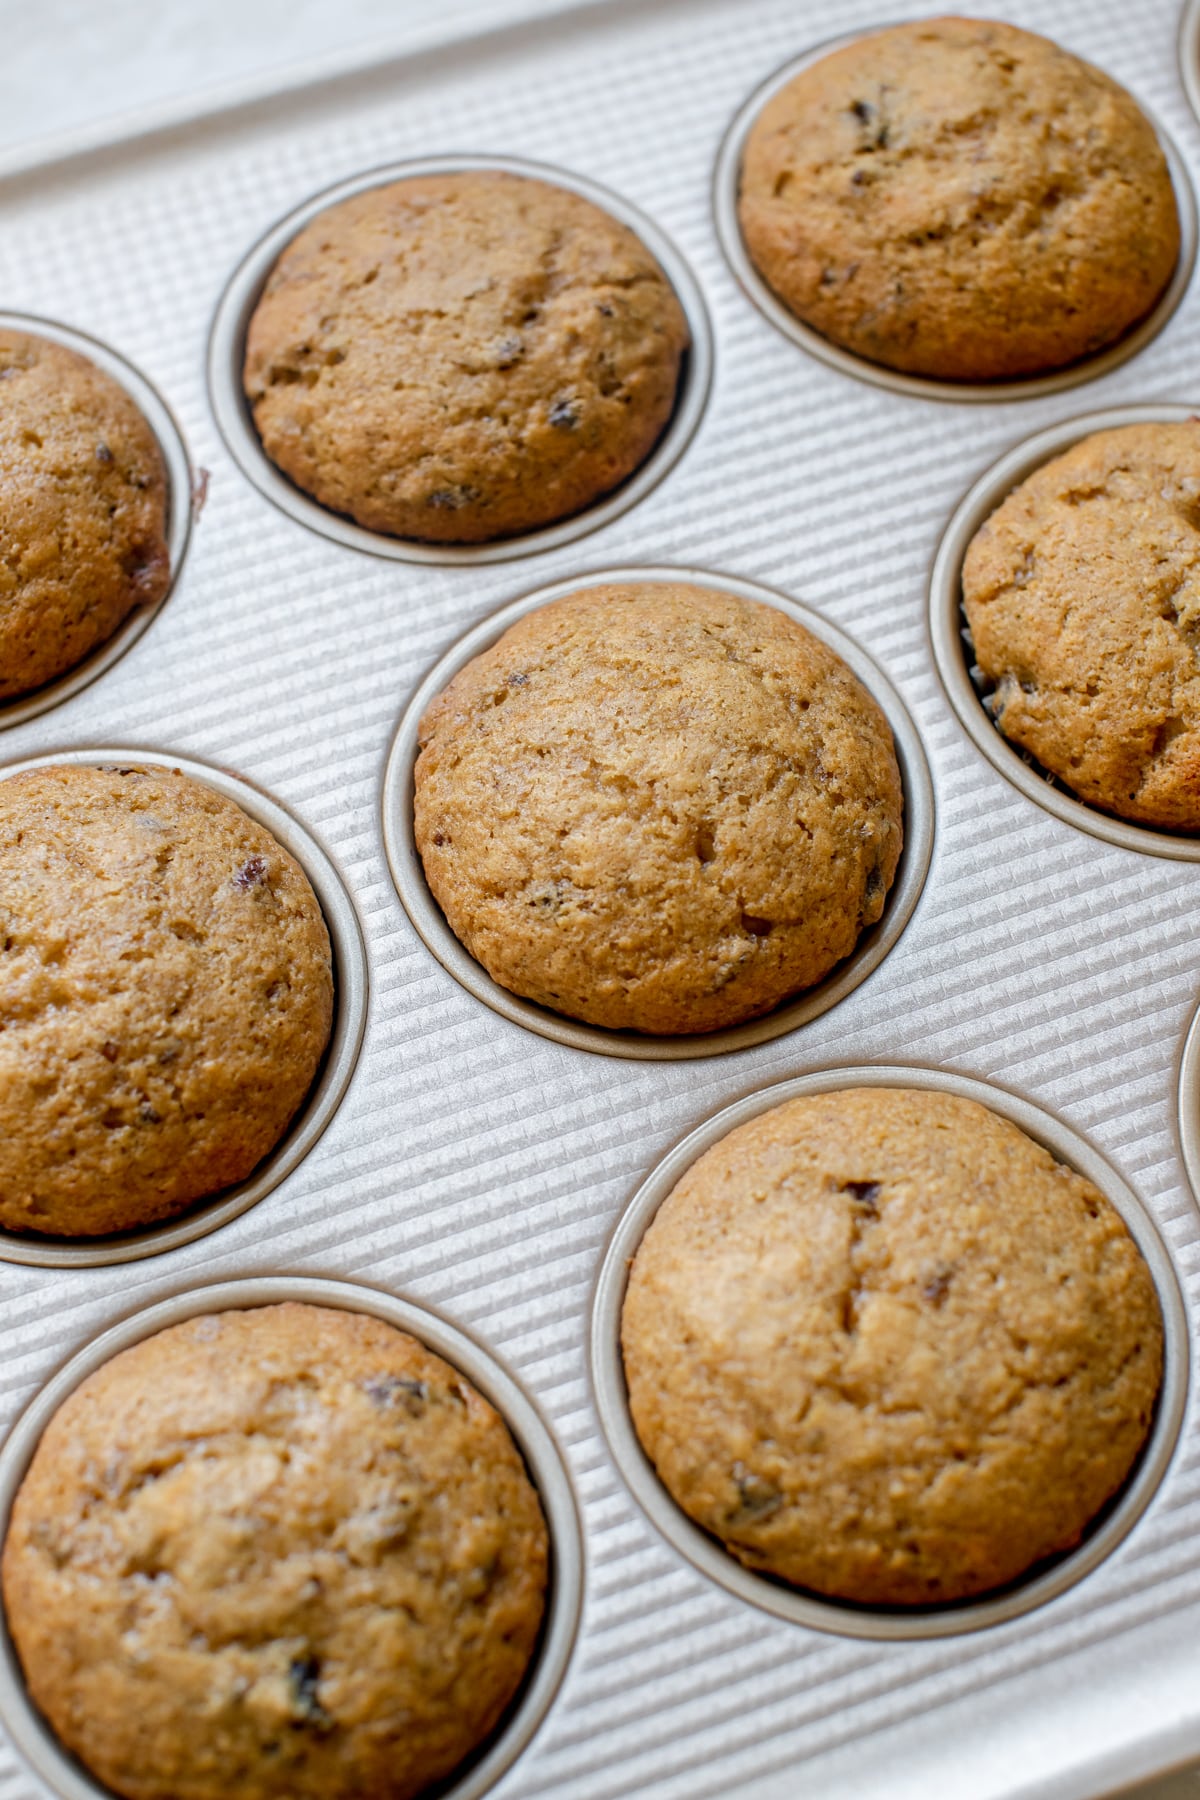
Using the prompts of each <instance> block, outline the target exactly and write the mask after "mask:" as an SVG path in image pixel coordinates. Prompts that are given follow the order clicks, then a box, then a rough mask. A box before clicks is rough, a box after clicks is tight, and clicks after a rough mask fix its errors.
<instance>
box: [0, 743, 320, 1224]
mask: <svg viewBox="0 0 1200 1800" xmlns="http://www.w3.org/2000/svg"><path fill="white" fill-rule="evenodd" d="M332 1016H333V974H332V959H331V954H330V946H329V935H328V932H327V931H326V928H325V921H324V919H323V918H322V916H321V909H320V906H319V905H318V903H317V899H316V896H315V894H314V893H313V891H312V888H311V887H310V885H309V882H308V879H307V877H306V876H305V875H304V873H303V871H302V870H301V869H300V867H299V865H298V864H297V863H296V862H295V861H293V859H292V857H291V856H289V855H288V853H287V851H286V850H284V849H283V847H282V846H281V845H280V844H278V843H276V841H275V839H274V838H273V837H272V836H271V834H270V832H268V831H267V830H265V828H264V827H263V826H261V825H259V824H257V823H256V822H255V821H254V820H253V819H251V818H249V817H248V816H247V815H246V814H245V813H244V812H243V811H242V810H241V808H240V807H238V806H235V805H234V803H233V802H232V801H231V800H226V799H225V798H224V797H223V796H222V795H220V794H218V793H216V792H214V791H213V789H211V788H209V787H206V786H204V785H203V784H202V783H200V782H198V781H192V780H190V779H189V778H188V777H187V776H185V775H181V774H179V773H178V772H177V771H171V770H168V769H162V768H148V767H145V768H138V767H121V768H115V767H114V768H92V767H87V766H82V765H63V766H57V767H52V768H43V769H34V770H30V771H27V772H26V773H24V774H19V775H12V776H9V777H8V778H7V779H6V780H4V781H0V1226H3V1227H4V1228H5V1229H6V1230H9V1231H35V1232H43V1233H47V1234H52V1235H57V1236H62V1235H67V1236H74V1235H87V1236H91V1235H95V1234H97V1233H103V1232H112V1231H122V1230H130V1229H132V1228H134V1227H136V1226H140V1225H147V1224H151V1223H153V1222H155V1221H157V1220H161V1219H165V1218H169V1217H171V1216H173V1215H174V1214H176V1213H179V1212H182V1211H183V1210H184V1209H185V1208H186V1207H188V1206H191V1205H192V1204H193V1203H194V1202H195V1201H197V1200H200V1199H202V1198H204V1197H205V1196H206V1195H209V1194H213V1193H216V1192H217V1191H218V1190H219V1189H221V1188H226V1187H229V1186H231V1185H232V1184H234V1183H235V1182H239V1181H242V1180H244V1179H245V1177H246V1176H248V1175H249V1174H250V1173H251V1171H252V1170H253V1169H254V1168H255V1167H256V1165H257V1164H258V1163H259V1162H261V1160H262V1159H263V1157H265V1156H266V1155H267V1153H268V1152H269V1151H270V1150H272V1149H273V1148H274V1146H275V1144H276V1143H277V1142H278V1140H279V1139H280V1138H281V1137H282V1136H283V1134H284V1132H285V1131H286V1130H287V1127H288V1125H289V1123H290V1122H291V1120H292V1118H293V1116H294V1114H295V1113H296V1112H297V1110H298V1109H299V1107H300V1106H301V1105H302V1103H303V1101H304V1099H305V1096H306V1095H307V1093H308V1090H309V1088H310V1086H311V1085H312V1081H313V1078H314V1076H315V1075H316V1072H317V1069H318V1066H319V1064H320V1060H321V1056H322V1054H323V1052H324V1050H325V1046H326V1043H327V1041H328V1038H329V1031H330V1025H331V1021H332Z"/></svg>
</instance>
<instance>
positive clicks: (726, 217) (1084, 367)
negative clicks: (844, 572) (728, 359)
mask: <svg viewBox="0 0 1200 1800" xmlns="http://www.w3.org/2000/svg"><path fill="white" fill-rule="evenodd" d="M1197 4H1198V5H1200V0H1197ZM897 22H898V21H896V20H895V19H884V20H881V21H880V22H879V23H878V24H877V25H873V26H871V27H870V29H869V30H864V31H848V32H842V33H840V34H839V35H838V36H837V37H832V38H827V39H825V41H824V42H822V43H820V44H816V45H814V46H813V48H812V49H810V50H806V51H804V52H803V54H802V55H800V56H797V57H794V58H793V59H792V61H791V62H789V63H786V64H785V65H784V66H783V68H781V69H777V70H776V71H775V73H774V74H773V75H770V76H768V78H767V79H766V81H764V82H763V83H762V84H761V86H760V87H758V88H756V89H755V90H754V92H753V93H752V94H751V95H750V97H749V99H748V100H746V101H745V102H744V104H743V105H742V107H741V108H740V109H739V111H738V112H737V114H736V115H735V117H734V119H733V121H732V123H731V124H730V125H729V127H728V129H727V131H726V133H725V136H724V138H723V139H722V141H721V146H720V149H719V150H718V152H717V160H716V164H715V166H714V170H713V220H714V224H715V227H716V233H717V240H718V242H719V243H720V246H721V249H722V251H723V253H724V256H725V260H726V262H727V263H728V265H729V267H730V269H731V270H732V272H733V274H734V276H735V278H736V280H737V282H738V284H739V286H740V287H741V288H742V289H743V291H744V292H745V293H746V295H747V296H748V297H749V299H750V300H752V301H753V303H754V305H755V306H756V307H757V308H758V310H759V312H761V313H762V314H763V316H764V317H765V318H766V319H768V320H769V321H770V323H771V324H772V325H774V326H775V328H776V330H777V331H780V332H782V334H783V335H784V337H786V338H790V339H791V341H792V343H793V344H796V345H797V346H798V347H799V348H800V349H801V350H806V351H807V352H808V353H809V355H810V356H814V357H816V359H817V361H818V362H823V363H825V364H826V365H827V366H828V367H829V368H831V369H836V370H837V371H838V373H839V374H842V375H852V376H854V377H855V379H856V380H858V381H866V382H870V383H872V384H873V385H874V386H875V387H881V388H887V389H889V390H890V391H891V392H892V393H895V394H907V395H908V396H910V397H911V398H913V399H917V400H948V401H958V402H960V403H968V404H975V403H977V402H979V401H1008V400H1036V399H1039V398H1041V397H1042V396H1043V395H1046V394H1058V393H1061V392H1062V391H1063V390H1064V389H1065V388H1072V387H1079V386H1081V385H1082V384H1083V383H1084V382H1087V381H1096V380H1098V379H1099V378H1100V376H1102V375H1108V374H1110V373H1111V372H1112V370H1113V369H1117V368H1119V367H1120V366H1121V364H1122V363H1125V362H1128V361H1129V359H1130V358H1131V357H1133V356H1136V355H1137V354H1138V352H1139V351H1140V350H1144V349H1145V348H1146V346H1147V344H1149V343H1151V342H1152V341H1153V340H1154V339H1155V338H1156V337H1157V336H1158V334H1159V332H1160V331H1162V329H1163V327H1164V326H1165V325H1166V324H1167V323H1168V321H1169V320H1170V319H1171V318H1172V316H1173V315H1174V313H1175V311H1176V310H1177V308H1178V306H1179V304H1180V302H1181V301H1182V299H1183V296H1184V294H1185V293H1186V292H1187V287H1188V283H1189V282H1190V281H1191V278H1192V270H1193V267H1194V266H1195V261H1196V246H1197V236H1198V233H1197V213H1196V196H1195V191H1194V189H1193V187H1192V182H1191V177H1190V175H1189V173H1188V168H1187V164H1186V163H1185V162H1184V160H1183V157H1182V156H1181V155H1180V153H1179V151H1178V149H1177V148H1176V146H1175V144H1174V142H1173V141H1172V139H1171V138H1170V137H1169V136H1168V135H1167V133H1166V132H1165V131H1164V130H1163V127H1162V126H1161V125H1160V124H1159V122H1158V120H1157V119H1156V118H1155V117H1154V115H1153V114H1152V113H1151V112H1150V111H1149V109H1148V108H1147V107H1146V106H1145V105H1144V104H1143V102H1142V101H1141V100H1140V99H1138V100H1137V104H1138V106H1139V107H1140V108H1141V110H1142V112H1143V113H1144V114H1145V116H1146V118H1147V119H1148V120H1149V122H1150V124H1151V125H1152V126H1153V128H1154V133H1155V136H1156V137H1157V138H1158V142H1159V146H1160V148H1161V150H1162V153H1163V156H1164V157H1165V158H1166V163H1167V169H1168V171H1169V173H1170V177H1171V186H1172V188H1173V189H1174V193H1175V205H1176V209H1177V211H1178V214H1179V257H1178V260H1177V261H1176V264H1175V269H1174V272H1173V273H1172V275H1171V279H1170V281H1169V282H1168V283H1167V286H1166V288H1165V289H1164V290H1163V293H1162V294H1161V295H1160V297H1159V299H1158V301H1157V302H1156V303H1155V305H1154V306H1153V307H1152V308H1151V310H1150V311H1149V312H1148V313H1147V314H1146V316H1145V318H1144V319H1141V320H1140V321H1139V322H1138V323H1137V324H1136V325H1134V326H1133V327H1132V328H1131V329H1130V330H1129V331H1127V332H1126V333H1125V335H1124V337H1121V338H1119V339H1118V340H1117V342H1116V343H1115V344H1109V345H1108V346H1107V348H1105V349H1103V350H1100V351H1097V352H1096V354H1095V355H1094V356H1088V357H1083V358H1081V359H1080V360H1079V361H1077V362H1073V363H1068V364H1067V365H1066V366H1065V367H1063V368H1061V369H1052V370H1050V371H1048V372H1047V373H1046V374H1045V375H1033V376H1019V377H1016V378H1014V379H1011V380H1007V381H1003V380H1002V381H982V382H965V381H943V380H939V379H937V378H935V377H933V376H928V375H908V374H905V373H904V372H903V371H902V370H900V369H889V368H887V367H886V366H885V365H884V364H883V363H875V362H871V361H869V360H868V359H867V358H866V357H865V356H858V355H856V354H855V353H854V351H852V350H845V349H843V348H842V346H841V345H840V344H836V343H834V342H833V340H832V339H831V338H827V337H825V336H823V335H822V333H821V332H819V331H817V330H816V329H815V328H814V327H813V326H811V325H806V324H805V323H804V321H803V320H802V319H799V318H797V316H796V315H795V313H793V312H791V311H790V310H789V309H788V307H787V306H785V305H784V303H783V301H782V300H781V299H780V298H779V296H778V295H777V294H776V293H775V292H774V291H773V290H772V288H771V287H769V286H768V284H767V282H766V281H764V279H763V277H762V276H761V275H760V274H759V272H758V270H757V269H756V268H755V266H754V264H753V262H752V261H751V259H750V255H749V252H748V251H747V249H746V245H745V242H744V240H743V238H742V231H741V225H740V224H739V221H738V210H737V208H738V189H739V184H740V181H741V170H742V156H743V152H744V150H745V145H746V139H747V137H748V136H749V134H750V130H751V128H752V126H753V125H754V123H755V120H756V119H757V118H758V115H759V113H760V112H761V111H762V109H763V107H764V106H766V104H767V103H768V101H770V100H773V99H774V97H775V95H776V94H777V93H779V91H780V90H781V89H782V88H785V87H786V86H787V84H788V82H789V81H791V80H792V79H793V78H794V77H795V76H797V75H799V74H800V73H801V72H802V71H803V70H805V69H808V68H811V67H812V65H813V64H814V63H818V62H820V61H821V60H822V58H823V57H826V56H828V55H830V54H831V53H832V52H833V51H835V50H841V49H843V48H844V47H845V46H846V45H847V44H853V43H856V42H857V41H858V40H859V39H860V38H863V37H868V36H873V35H874V34H875V33H876V32H878V31H883V30H886V29H887V28H888V27H889V26H891V25H895V24H896V23H897ZM1135 98H1137V97H1136V96H1135Z"/></svg>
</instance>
